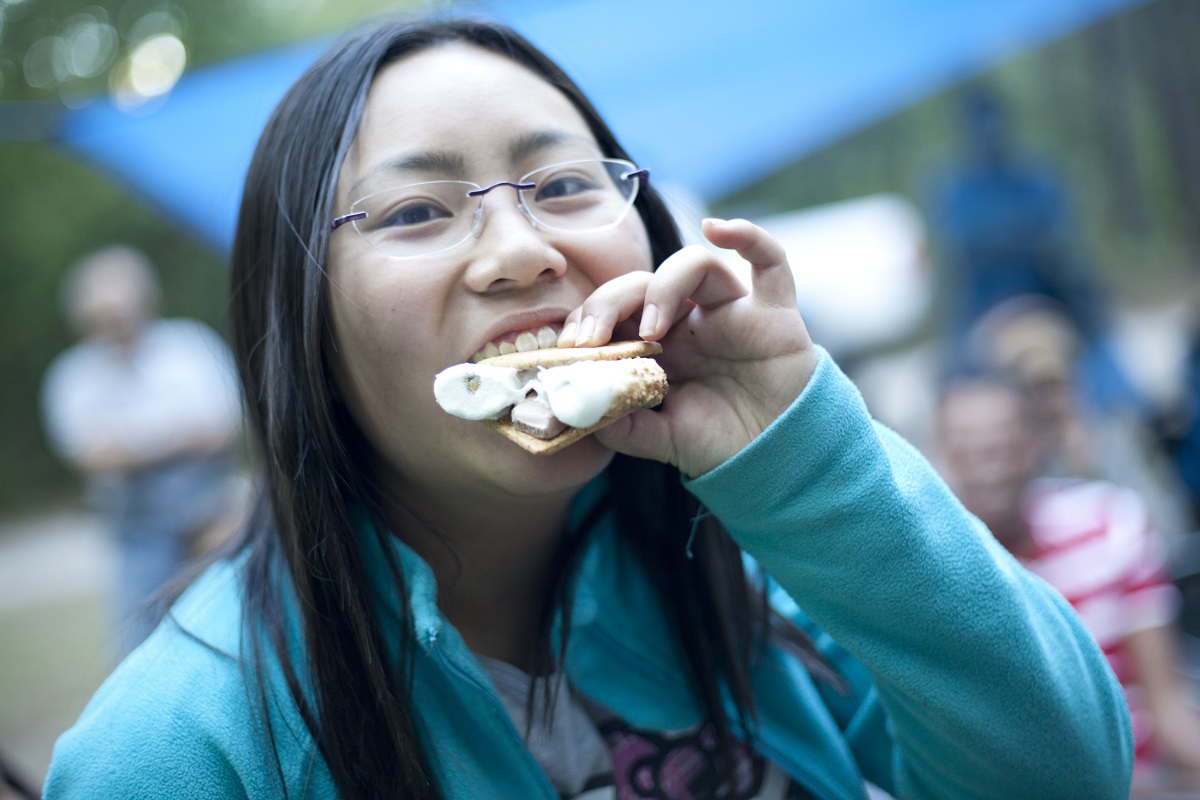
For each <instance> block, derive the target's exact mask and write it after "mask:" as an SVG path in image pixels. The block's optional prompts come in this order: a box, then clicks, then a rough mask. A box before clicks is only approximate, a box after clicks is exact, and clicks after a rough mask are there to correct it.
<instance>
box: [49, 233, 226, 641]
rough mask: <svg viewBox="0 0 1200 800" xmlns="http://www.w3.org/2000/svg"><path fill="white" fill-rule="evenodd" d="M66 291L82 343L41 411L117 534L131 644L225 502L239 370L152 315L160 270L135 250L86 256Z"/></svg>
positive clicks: (120, 600) (202, 332) (213, 344)
mask: <svg viewBox="0 0 1200 800" xmlns="http://www.w3.org/2000/svg"><path fill="white" fill-rule="evenodd" d="M64 289H65V291H64V300H65V303H66V312H67V315H68V317H69V318H70V321H71V322H72V323H73V325H74V326H75V327H76V329H77V330H78V331H79V333H80V334H81V335H82V339H81V341H80V342H79V343H77V344H76V345H75V346H73V347H71V348H70V349H68V350H67V351H66V352H64V353H62V354H61V355H60V356H59V357H58V358H56V359H55V361H54V362H53V363H52V364H51V366H50V368H49V370H48V371H47V373H46V376H45V380H44V383H43V387H42V408H43V416H44V421H45V426H46V430H47V433H48V435H49V438H50V441H51V443H52V444H53V446H54V447H55V449H56V450H57V451H58V452H59V453H60V454H61V455H62V456H63V457H64V458H65V459H66V460H67V461H69V462H70V463H71V464H73V465H74V466H75V467H77V468H78V469H79V470H81V471H82V473H83V474H84V475H85V477H86V479H87V482H88V488H89V499H90V500H91V501H92V502H93V504H94V505H95V507H96V509H97V511H98V512H99V513H100V515H101V516H102V518H103V519H104V521H105V522H106V523H107V526H108V527H109V528H110V529H111V532H112V534H113V536H114V539H115V542H116V545H117V550H118V556H119V565H120V567H119V574H118V576H117V577H118V588H117V606H118V612H119V615H120V619H121V623H122V644H123V647H124V649H125V650H126V651H128V650H130V649H132V648H133V647H135V646H136V645H137V644H138V643H140V642H141V640H142V639H143V638H145V636H146V635H147V634H148V633H149V630H150V627H151V626H152V624H153V620H152V618H151V615H150V614H149V613H148V609H147V608H146V604H147V601H148V600H149V599H150V598H152V597H153V596H154V594H155V593H156V592H157V590H158V589H160V588H161V587H162V586H163V584H164V583H165V582H166V581H168V580H169V579H170V578H171V577H172V576H173V575H174V574H175V573H176V572H177V571H178V570H179V568H180V567H181V565H182V564H183V563H184V562H185V561H186V560H187V558H188V557H189V555H190V550H191V547H192V544H193V542H194V537H196V536H197V535H198V534H199V533H200V532H201V531H203V530H204V529H205V528H206V526H209V525H211V524H213V523H214V522H215V521H217V520H218V519H219V518H221V516H222V515H223V514H225V513H227V512H228V511H229V510H230V500H231V496H230V494H229V491H230V489H231V483H230V479H231V476H232V474H233V473H232V463H231V460H230V458H229V455H228V451H229V448H230V445H231V443H232V441H233V439H234V437H235V436H236V434H237V431H238V429H239V427H240V425H241V406H240V402H239V396H238V391H237V388H236V373H235V371H234V368H233V364H232V359H231V357H230V355H229V352H228V349H227V348H226V347H225V345H224V343H223V342H222V341H221V339H220V338H219V337H218V336H217V335H216V333H215V332H213V331H212V330H211V329H209V328H207V327H205V326H204V325H202V324H200V323H198V322H195V321H191V320H163V319H158V317H157V308H158V303H159V286H158V280H157V276H156V274H155V272H154V268H153V266H152V265H151V264H150V262H149V261H148V260H147V259H146V257H145V256H144V255H142V254H141V253H139V252H137V251H135V250H132V249H130V248H127V247H110V248H107V249H104V250H101V251H99V252H96V253H93V254H92V255H90V256H88V257H86V258H85V259H83V260H82V261H81V262H80V263H79V264H78V265H76V266H75V267H74V269H73V270H72V271H71V272H70V273H69V274H68V276H67V282H66V284H65V286H64Z"/></svg>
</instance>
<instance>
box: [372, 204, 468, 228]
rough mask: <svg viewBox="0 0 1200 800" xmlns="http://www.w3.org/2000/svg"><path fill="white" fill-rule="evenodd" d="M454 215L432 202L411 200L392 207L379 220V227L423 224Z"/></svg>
mask: <svg viewBox="0 0 1200 800" xmlns="http://www.w3.org/2000/svg"><path fill="white" fill-rule="evenodd" d="M453 216H454V215H453V214H452V213H451V212H450V211H448V210H446V209H445V208H442V207H441V206H439V205H436V204H434V203H426V202H413V203H408V204H407V205H404V206H401V207H399V208H396V209H393V210H391V211H390V212H388V213H387V214H386V215H384V216H383V217H382V218H381V219H380V221H379V226H380V227H381V228H403V227H411V226H415V225H424V224H427V223H430V222H434V221H436V220H439V219H450V218H451V217H453Z"/></svg>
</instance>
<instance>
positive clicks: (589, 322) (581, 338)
mask: <svg viewBox="0 0 1200 800" xmlns="http://www.w3.org/2000/svg"><path fill="white" fill-rule="evenodd" d="M595 332H596V318H595V317H593V316H592V315H590V314H589V315H588V316H586V317H584V318H583V322H581V323H580V324H579V335H578V336H576V337H575V344H576V345H577V346H579V345H587V344H588V343H590V342H591V341H592V335H593V334H594V333H595Z"/></svg>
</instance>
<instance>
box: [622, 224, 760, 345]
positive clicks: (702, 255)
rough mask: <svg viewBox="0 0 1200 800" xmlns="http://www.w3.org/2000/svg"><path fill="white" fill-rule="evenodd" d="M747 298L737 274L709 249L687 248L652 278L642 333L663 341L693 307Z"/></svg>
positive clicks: (643, 311)
mask: <svg viewBox="0 0 1200 800" xmlns="http://www.w3.org/2000/svg"><path fill="white" fill-rule="evenodd" d="M746 294H747V291H746V287H745V286H744V285H743V284H742V282H741V281H740V280H738V277H737V276H736V275H735V274H734V273H733V271H732V270H730V269H729V268H728V267H727V266H726V265H725V264H724V263H722V262H721V260H720V259H719V258H717V257H716V256H715V255H714V254H713V253H711V252H710V251H709V250H708V249H706V248H704V247H700V246H698V245H693V246H691V247H685V248H684V249H683V250H680V251H679V252H677V253H675V254H674V255H672V256H671V257H670V258H668V259H667V260H666V261H664V262H663V263H662V265H661V266H660V267H659V268H658V270H657V271H656V272H654V274H653V275H652V276H651V279H650V281H649V283H648V284H647V286H646V290H645V298H644V301H643V302H644V308H643V310H642V321H641V328H640V330H639V333H640V334H641V336H642V338H643V339H649V340H652V341H653V340H657V339H660V338H662V337H663V336H665V335H666V333H667V331H669V330H670V329H671V326H672V325H674V324H675V322H677V321H679V319H681V318H682V317H683V316H684V315H685V314H686V313H687V312H688V311H689V310H690V309H691V308H692V307H693V305H698V306H701V307H704V308H713V307H715V306H719V305H721V304H723V303H730V302H733V301H734V300H737V299H738V298H740V297H745V296H746Z"/></svg>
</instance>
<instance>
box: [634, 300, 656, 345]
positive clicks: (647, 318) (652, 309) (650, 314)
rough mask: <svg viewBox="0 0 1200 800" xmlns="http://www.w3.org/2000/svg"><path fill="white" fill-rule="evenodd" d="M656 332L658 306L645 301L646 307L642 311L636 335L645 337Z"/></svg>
mask: <svg viewBox="0 0 1200 800" xmlns="http://www.w3.org/2000/svg"><path fill="white" fill-rule="evenodd" d="M657 332H658V306H656V305H654V304H653V303H647V304H646V308H645V309H644V310H643V311H642V324H641V327H640V328H639V329H638V335H639V336H641V337H643V338H645V337H647V336H653V335H654V334H655V333H657Z"/></svg>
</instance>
